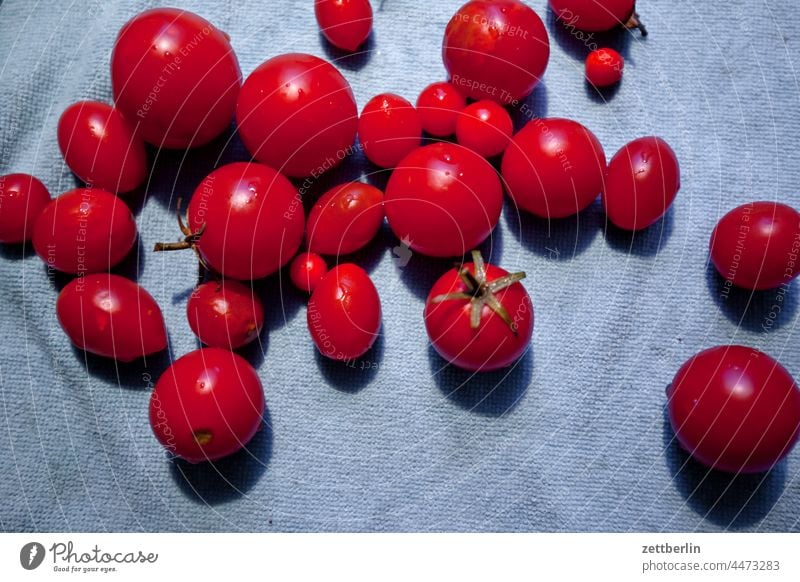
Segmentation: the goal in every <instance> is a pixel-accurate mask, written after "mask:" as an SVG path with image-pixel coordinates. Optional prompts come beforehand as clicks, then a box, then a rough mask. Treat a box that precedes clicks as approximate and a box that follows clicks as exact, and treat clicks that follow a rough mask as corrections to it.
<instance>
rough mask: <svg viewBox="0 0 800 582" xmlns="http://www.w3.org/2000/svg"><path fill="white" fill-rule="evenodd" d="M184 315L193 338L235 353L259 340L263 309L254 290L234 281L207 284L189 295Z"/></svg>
mask: <svg viewBox="0 0 800 582" xmlns="http://www.w3.org/2000/svg"><path fill="white" fill-rule="evenodd" d="M186 316H187V318H188V319H189V327H191V328H192V331H193V332H194V335H196V336H197V338H198V339H199V340H200V341H201V342H203V343H204V344H205V345H207V346H209V347H213V348H224V349H226V350H235V349H237V348H240V347H242V346H245V345H247V344H249V343H250V342H252V341H253V340H254V339H256V338H257V337H258V334H259V333H260V332H261V328H262V327H263V326H264V306H263V305H262V304H261V300H260V299H258V298H257V297H256V296H255V295H254V294H253V290H252V289H251V288H250V287H248V286H246V285H242V284H241V283H239V282H237V281H208V282H206V283H203V284H201V285H198V286H197V288H196V289H195V290H194V291H193V292H192V294H191V296H190V297H189V301H188V303H187V304H186Z"/></svg>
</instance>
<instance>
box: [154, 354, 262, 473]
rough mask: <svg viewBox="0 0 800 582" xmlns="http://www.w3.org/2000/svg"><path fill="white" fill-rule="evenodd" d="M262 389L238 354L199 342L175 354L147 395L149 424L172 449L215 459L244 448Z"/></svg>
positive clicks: (193, 458) (256, 423) (257, 421)
mask: <svg viewBox="0 0 800 582" xmlns="http://www.w3.org/2000/svg"><path fill="white" fill-rule="evenodd" d="M263 415H264V389H263V388H262V387H261V380H259V379H258V374H256V371H255V370H254V369H253V367H252V366H251V365H250V364H248V363H247V360H245V359H244V358H243V357H241V356H240V355H238V354H235V353H233V352H230V351H228V350H222V349H220V348H202V349H199V350H195V351H193V352H189V353H188V354H186V355H185V356H183V357H182V358H179V359H178V360H176V361H175V362H174V363H173V364H172V365H171V366H170V367H169V368H167V370H166V371H165V372H164V373H163V374H162V375H161V377H160V378H159V379H158V382H156V386H155V388H154V389H153V394H152V395H151V396H150V426H151V428H152V429H153V433H154V434H155V436H156V438H157V439H158V441H159V442H160V443H161V444H162V445H163V446H164V448H165V449H167V450H168V451H169V452H170V453H172V454H173V455H176V456H178V457H181V458H182V459H185V460H187V461H189V462H190V463H200V462H202V461H214V460H216V459H220V458H222V457H227V456H228V455H230V454H233V453H235V452H236V451H238V450H239V449H241V448H243V447H244V446H245V445H246V444H247V443H248V442H249V441H250V439H252V438H253V436H254V435H255V434H256V432H258V429H259V428H260V427H261V422H262V418H263Z"/></svg>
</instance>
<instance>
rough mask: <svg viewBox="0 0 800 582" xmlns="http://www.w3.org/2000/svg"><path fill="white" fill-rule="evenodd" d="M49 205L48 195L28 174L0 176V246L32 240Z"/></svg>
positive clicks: (39, 183)
mask: <svg viewBox="0 0 800 582" xmlns="http://www.w3.org/2000/svg"><path fill="white" fill-rule="evenodd" d="M48 204H50V192H49V191H48V190H47V188H46V187H45V185H44V184H42V182H41V180H39V179H38V178H36V177H35V176H31V175H30V174H6V175H5V176H0V209H1V210H2V211H0V243H6V244H19V243H23V242H26V241H29V240H31V238H32V237H33V227H34V224H36V219H37V218H39V215H40V214H41V213H42V211H43V210H44V209H45V208H46V207H47V205H48Z"/></svg>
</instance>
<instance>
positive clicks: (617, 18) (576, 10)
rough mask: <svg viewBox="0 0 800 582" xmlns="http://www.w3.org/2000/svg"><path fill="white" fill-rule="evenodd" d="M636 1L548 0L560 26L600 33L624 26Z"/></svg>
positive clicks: (631, 13)
mask: <svg viewBox="0 0 800 582" xmlns="http://www.w3.org/2000/svg"><path fill="white" fill-rule="evenodd" d="M635 3H636V0H603V1H602V2H600V1H598V0H550V7H551V8H552V9H553V13H554V14H555V15H556V17H557V18H558V19H559V20H561V23H562V26H565V27H570V28H577V29H578V30H588V31H596V32H600V31H603V30H610V29H612V28H614V27H616V26H620V25H623V24H626V23H627V22H628V20H629V19H630V18H631V16H632V15H633V13H634V12H633V9H634V4H635Z"/></svg>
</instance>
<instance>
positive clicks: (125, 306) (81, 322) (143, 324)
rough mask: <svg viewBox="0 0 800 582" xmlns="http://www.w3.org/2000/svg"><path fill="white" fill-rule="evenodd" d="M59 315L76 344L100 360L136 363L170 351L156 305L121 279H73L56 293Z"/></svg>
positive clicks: (95, 276)
mask: <svg viewBox="0 0 800 582" xmlns="http://www.w3.org/2000/svg"><path fill="white" fill-rule="evenodd" d="M56 313H57V314H58V322H59V323H60V324H61V327H62V328H63V330H64V332H65V333H66V334H67V336H68V337H69V339H70V340H71V341H72V343H73V344H75V345H76V346H77V347H78V348H80V349H82V350H86V351H87V352H90V353H92V354H97V355H98V356H104V357H106V358H115V359H117V360H119V361H121V362H132V361H133V360H137V359H139V358H142V357H144V356H148V355H150V354H155V353H157V352H160V351H162V350H163V349H165V348H166V347H167V331H166V328H165V327H164V317H163V316H162V315H161V309H160V308H159V307H158V303H156V301H155V299H153V297H152V295H150V294H149V293H148V292H147V291H145V290H144V289H143V288H142V287H140V286H139V285H137V284H136V283H134V282H133V281H130V280H129V279H126V278H125V277H120V276H119V275H112V274H110V273H97V274H93V275H86V276H85V277H78V278H77V279H73V280H72V281H70V282H69V283H67V285H66V287H64V288H63V289H62V290H61V293H59V294H58V300H57V301H56Z"/></svg>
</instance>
